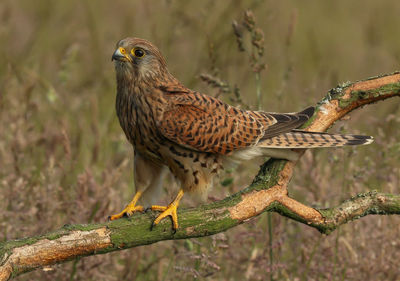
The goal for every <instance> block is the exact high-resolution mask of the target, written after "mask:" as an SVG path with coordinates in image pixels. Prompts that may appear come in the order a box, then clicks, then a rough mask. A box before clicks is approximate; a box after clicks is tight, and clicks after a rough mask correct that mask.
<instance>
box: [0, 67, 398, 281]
mask: <svg viewBox="0 0 400 281" xmlns="http://www.w3.org/2000/svg"><path fill="white" fill-rule="evenodd" d="M399 95H400V74H399V73H394V74H391V75H384V76H381V77H374V78H370V79H367V80H365V81H361V82H356V83H348V84H345V85H341V86H338V87H336V88H334V89H332V90H331V91H330V92H329V93H328V95H327V96H326V97H325V98H324V99H323V100H322V101H321V102H320V103H319V104H318V106H317V110H316V114H315V115H314V116H313V118H312V119H311V120H310V121H309V122H308V123H307V125H306V127H305V129H306V130H310V131H325V130H326V129H327V128H329V127H330V126H332V125H333V123H334V122H335V121H336V120H338V119H340V118H342V117H343V116H344V115H346V114H347V113H349V112H350V111H352V110H354V109H356V108H358V107H360V106H362V105H365V104H370V103H374V102H377V101H380V100H384V99H387V98H390V97H393V96H399ZM294 165H295V163H292V162H287V161H284V160H270V161H268V162H266V163H265V164H264V165H263V166H262V167H261V169H260V172H259V174H258V175H257V176H256V178H255V179H254V181H253V183H252V184H251V185H250V186H249V187H247V188H246V189H245V190H243V191H241V192H239V193H236V194H234V195H232V196H230V197H228V198H226V199H224V200H222V201H219V202H215V203H212V204H209V205H204V206H200V207H198V208H194V209H184V210H180V212H179V214H178V216H179V223H180V228H179V229H178V231H177V232H176V233H175V234H174V233H172V232H171V224H170V222H169V221H168V220H164V221H162V222H161V223H160V224H159V225H158V226H157V227H155V228H154V229H153V230H152V231H150V225H151V223H152V221H153V220H154V218H155V214H153V213H152V212H149V213H146V214H138V215H134V216H133V217H131V218H128V219H120V220H117V221H112V222H108V223H103V224H89V225H72V226H64V227H63V228H61V229H59V230H57V231H55V232H52V233H48V234H45V235H41V236H36V237H31V238H25V239H21V240H14V241H7V242H3V243H1V244H0V280H8V279H10V278H12V277H14V276H17V275H19V274H21V273H24V272H27V271H31V270H34V269H36V268H39V267H43V266H48V265H52V264H56V263H61V262H65V261H68V260H71V259H75V258H77V257H81V256H87V255H94V254H103V253H108V252H111V251H116V250H121V249H126V248H130V247H135V246H139V245H146V244H151V243H155V242H158V241H162V240H169V239H185V238H192V237H201V236H207V235H212V234H215V233H218V232H222V231H225V230H227V229H229V228H231V227H234V226H236V225H238V224H241V223H243V222H244V221H246V220H248V219H250V218H252V217H254V216H257V215H258V214H260V213H262V212H265V211H275V212H278V213H280V214H282V215H284V216H287V217H289V218H291V219H294V220H296V221H299V222H302V223H305V224H307V225H310V226H312V227H315V228H317V229H318V230H319V231H321V232H323V233H330V232H331V231H333V230H334V229H335V228H337V227H338V226H340V225H342V224H344V223H346V222H348V221H351V220H354V219H357V218H360V217H362V216H366V215H369V214H385V215H387V214H400V196H399V195H391V194H381V193H376V192H370V193H366V194H361V195H358V196H356V197H354V198H352V199H350V200H348V201H346V202H344V203H342V204H341V205H339V206H337V207H333V208H330V209H323V210H322V209H321V210H319V209H313V208H311V207H307V206H305V205H303V204H301V203H299V202H297V201H295V200H294V199H292V198H290V197H288V195H287V185H288V183H289V181H290V179H291V177H292V174H293V168H294Z"/></svg>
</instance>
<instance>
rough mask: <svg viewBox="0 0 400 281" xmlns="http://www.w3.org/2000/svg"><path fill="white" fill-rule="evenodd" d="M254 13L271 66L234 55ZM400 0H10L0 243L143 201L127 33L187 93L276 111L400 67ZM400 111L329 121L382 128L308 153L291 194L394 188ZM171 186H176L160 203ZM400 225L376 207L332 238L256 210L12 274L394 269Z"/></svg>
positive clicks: (313, 274)
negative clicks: (119, 49)
mask: <svg viewBox="0 0 400 281" xmlns="http://www.w3.org/2000/svg"><path fill="white" fill-rule="evenodd" d="M214 2H216V3H214ZM229 4H232V3H229ZM297 5H298V6H297ZM361 5H362V6H361ZM248 8H251V9H253V11H254V14H255V18H256V23H257V26H258V27H259V28H261V30H262V31H263V32H264V40H265V43H264V44H265V50H264V55H263V56H262V57H260V58H259V59H260V60H262V61H260V62H258V63H266V70H263V71H261V72H260V71H259V69H256V71H255V69H254V67H253V66H254V62H253V61H251V59H250V60H249V57H248V56H247V55H245V53H242V52H239V51H238V50H237V42H236V37H235V36H234V35H233V31H232V27H231V21H233V20H237V21H238V22H240V21H241V19H242V18H243V11H244V10H246V9H248ZM399 9H400V5H399V4H397V2H394V1H385V2H384V3H379V2H375V1H363V2H361V1H358V2H352V3H344V2H343V3H340V2H339V3H336V4H333V3H325V2H321V3H320V2H315V3H311V2H310V3H301V5H300V4H295V3H290V2H286V1H282V2H280V3H273V4H271V3H270V2H265V1H253V2H244V1H243V3H242V2H239V3H236V2H235V4H234V5H228V2H224V3H223V2H222V1H221V2H217V1H210V2H208V3H204V2H200V1H197V2H195V1H185V2H183V1H182V3H181V2H179V1H164V2H159V1H142V2H134V1H132V2H126V1H113V2H112V3H111V2H109V1H98V2H96V3H95V2H91V1H83V2H80V1H69V2H67V1H65V2H61V1H44V0H41V1H35V2H33V1H22V0H21V1H11V0H6V1H3V2H2V3H1V4H0V14H1V15H2V16H1V17H0V21H1V25H0V26H1V28H0V38H1V41H2V42H3V44H2V45H1V46H0V58H1V61H4V62H5V63H3V64H0V167H1V169H0V202H3V203H2V204H0V230H1V233H0V235H1V236H0V237H1V239H4V240H8V239H13V238H20V237H24V236H31V235H35V234H40V233H43V232H47V231H49V230H54V229H56V228H59V227H60V226H62V225H64V224H72V223H87V222H104V221H105V219H106V217H107V215H109V214H112V213H115V212H116V211H118V210H120V209H121V207H122V206H123V204H124V203H126V202H127V201H129V199H130V197H131V196H132V194H133V186H132V183H133V179H132V173H131V170H132V168H131V165H132V164H131V161H132V151H131V148H130V145H129V144H127V142H126V140H125V137H124V135H123V133H122V130H121V129H120V128H119V124H118V121H117V119H116V116H115V112H114V106H113V103H114V99H115V81H114V73H113V65H112V64H111V62H110V57H111V54H112V52H113V49H114V45H115V42H116V41H117V40H119V39H120V38H122V37H126V36H132V35H134V36H138V37H143V38H147V39H149V40H151V41H153V42H155V43H156V44H157V45H158V46H159V47H160V48H161V49H162V51H163V53H164V55H165V56H166V57H167V61H168V64H169V67H170V70H171V71H172V72H173V73H174V74H175V75H176V76H177V77H179V78H180V79H181V81H182V82H184V83H185V84H186V85H187V86H189V87H191V88H195V89H198V90H201V91H203V92H207V93H210V94H218V93H219V94H220V97H221V98H223V99H225V100H227V101H231V100H233V101H231V102H237V103H242V104H243V106H245V105H248V106H249V107H251V108H257V107H258V106H259V104H258V102H259V101H261V103H262V105H261V108H264V109H266V110H270V111H296V110H299V109H302V108H304V107H306V106H307V105H310V104H314V103H315V102H316V101H318V100H320V98H321V97H322V96H323V93H324V92H326V91H327V90H328V89H330V88H332V87H333V86H335V85H337V84H338V83H341V82H345V81H347V80H357V79H361V78H364V77H369V76H373V75H376V74H380V73H389V72H393V70H395V69H397V68H398V65H399V60H400V44H399V43H400V42H399V40H400V39H399V38H398V36H396V34H397V30H396V29H397V26H398V24H399V23H398V17H397V15H398V12H399ZM246 40H247V39H246ZM246 42H249V40H247V41H246ZM201 73H209V74H210V75H211V77H219V78H220V80H221V81H227V82H228V84H229V85H230V88H231V89H232V90H231V92H229V91H227V92H226V93H224V92H222V93H220V88H218V89H212V88H210V87H209V86H208V85H207V83H202V82H201V79H200V78H199V74H201ZM257 73H260V75H259V78H257ZM257 81H259V82H257ZM236 88H239V89H240V90H239V91H238V90H235V89H236ZM258 89H261V92H262V98H260V97H259V96H257V92H258ZM235 93H236V94H235ZM238 93H240V94H238ZM399 111H400V109H399V101H398V100H396V99H394V100H392V101H391V102H387V103H381V104H379V105H377V106H375V107H369V108H367V109H366V110H364V111H360V112H356V113H355V114H353V115H352V120H350V121H346V122H343V123H340V124H338V125H337V126H336V127H335V128H333V129H331V131H338V132H347V133H350V132H351V133H362V134H370V135H374V136H375V139H376V141H375V143H374V144H372V145H370V146H367V147H358V148H346V149H336V150H318V151H312V152H310V151H308V152H307V153H306V155H305V156H304V157H303V159H302V161H301V163H300V165H298V167H297V168H296V169H297V171H296V173H295V175H296V176H295V178H294V179H293V181H292V183H291V185H290V186H289V190H290V193H291V195H292V196H293V197H295V198H296V199H297V200H299V201H301V202H307V204H308V205H313V206H316V207H328V206H327V204H331V205H337V204H338V203H339V202H341V201H343V200H344V199H347V198H348V197H349V196H350V195H354V194H356V193H360V192H367V191H369V190H374V189H375V190H378V191H379V192H385V193H399V181H400V169H399V167H400V165H399V162H400V158H399V155H400V154H399V152H400V143H399V140H400V133H399V131H398V130H397V129H396V128H398V126H399V122H400V118H399V117H398V116H399ZM261 163H262V160H260V161H259V162H258V163H245V164H244V165H243V166H241V167H239V168H238V169H237V170H235V171H227V173H226V174H224V175H222V176H221V179H220V180H221V185H220V186H215V188H214V191H213V192H212V193H211V196H212V197H211V198H210V201H213V200H216V199H222V198H224V197H226V196H227V195H228V194H232V193H233V192H235V191H238V190H240V189H241V188H243V187H244V186H247V185H248V183H249V181H251V179H252V178H253V176H254V175H255V174H256V172H257V170H258V166H259V165H260V164H261ZM167 186H171V184H167V185H166V187H167ZM175 192H176V191H175V190H171V189H168V190H166V196H165V197H164V201H165V202H168V201H169V199H171V198H172V196H173V194H175ZM165 202H164V203H165ZM186 205H187V206H190V205H193V203H192V202H190V200H188V201H186ZM398 224H399V218H398V217H397V218H396V217H368V218H365V219H363V220H360V221H358V222H356V223H353V224H349V225H345V226H342V227H341V228H340V229H339V230H337V231H336V232H334V233H333V234H332V235H330V236H322V235H320V234H319V233H318V232H317V231H316V230H313V229H311V228H309V227H307V226H305V225H302V224H298V223H295V222H292V221H290V220H288V219H285V218H282V217H280V216H277V215H272V218H271V224H270V227H268V218H267V215H261V216H259V217H258V218H256V219H253V220H252V221H250V222H247V223H246V224H243V225H241V226H238V227H236V228H234V229H231V230H229V231H228V232H226V233H224V234H218V235H215V236H212V237H209V238H201V239H191V240H185V241H169V242H161V243H158V244H154V245H151V246H144V247H139V248H134V249H130V250H126V251H123V252H116V253H113V254H108V255H102V256H95V257H89V258H85V259H81V260H75V261H72V262H70V263H66V264H63V265H60V266H57V268H56V270H47V269H46V270H45V271H42V272H40V271H37V272H32V273H29V274H26V275H22V276H20V277H18V278H16V280H32V279H40V280H54V279H57V280H94V279H97V280H125V279H136V280H172V279H174V278H175V279H176V278H178V280H192V279H193V277H198V278H200V279H213V280H214V279H215V280H216V279H226V280H228V279H229V280H246V279H247V280H257V279H260V280H261V279H265V278H270V279H289V280H293V279H298V280H349V279H354V280H358V279H364V280H368V279H370V278H374V279H385V280H396V279H398V278H399V275H400V272H399V269H398V266H397V263H396V260H398V258H399V251H398V249H399V247H400V246H399V241H398V237H399V231H400V229H399V228H398V227H397V226H398ZM271 226H272V227H271ZM372 276H373V277H372Z"/></svg>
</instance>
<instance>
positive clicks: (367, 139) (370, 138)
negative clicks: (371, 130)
mask: <svg viewBox="0 0 400 281" xmlns="http://www.w3.org/2000/svg"><path fill="white" fill-rule="evenodd" d="M373 142H374V137H373V136H367V137H366V138H365V142H364V143H363V145H367V144H371V143H373Z"/></svg>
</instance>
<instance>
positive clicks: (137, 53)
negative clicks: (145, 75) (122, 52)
mask: <svg viewBox="0 0 400 281" xmlns="http://www.w3.org/2000/svg"><path fill="white" fill-rule="evenodd" d="M131 53H132V55H134V56H135V57H137V58H142V57H144V55H145V52H144V51H143V50H142V49H139V48H135V49H132V51H131Z"/></svg>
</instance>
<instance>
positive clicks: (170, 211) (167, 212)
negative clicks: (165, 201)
mask: <svg viewBox="0 0 400 281" xmlns="http://www.w3.org/2000/svg"><path fill="white" fill-rule="evenodd" d="M182 196H183V190H182V189H181V190H180V191H179V193H178V195H177V196H176V198H175V199H174V201H172V202H171V204H169V205H168V206H167V207H165V206H157V205H155V206H151V209H152V210H154V211H161V212H162V213H161V214H160V215H159V216H158V217H157V218H156V219H155V220H154V222H153V224H152V226H151V228H153V227H154V226H155V225H157V224H159V223H160V221H161V220H162V219H164V218H166V217H168V216H170V217H171V220H172V227H173V229H174V231H176V230H177V229H178V227H179V224H178V215H177V210H178V206H179V201H180V200H181V198H182Z"/></svg>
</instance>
